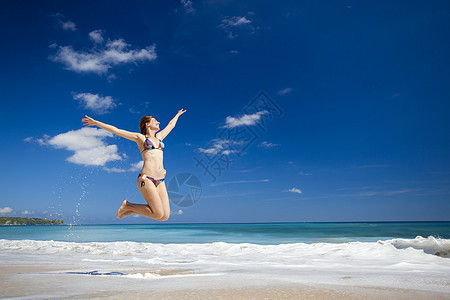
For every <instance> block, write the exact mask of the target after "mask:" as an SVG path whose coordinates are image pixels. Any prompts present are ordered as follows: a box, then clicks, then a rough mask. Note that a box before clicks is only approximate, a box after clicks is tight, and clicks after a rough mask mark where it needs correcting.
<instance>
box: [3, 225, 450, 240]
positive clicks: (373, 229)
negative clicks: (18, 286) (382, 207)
mask: <svg viewBox="0 0 450 300" xmlns="http://www.w3.org/2000/svg"><path fill="white" fill-rule="evenodd" d="M416 236H423V237H429V236H433V237H436V238H442V239H449V238H450V222H390V223H387V222H373V223H258V224H144V225H80V226H64V225H63V226H0V239H6V240H40V241H46V240H47V241H49V240H53V241H65V242H83V243H84V242H115V241H130V242H145V243H163V244H169V243H176V244H181V243H212V242H226V243H253V244H262V245H277V244H284V243H320V242H327V243H345V242H354V241H360V242H376V241H378V240H387V239H393V238H405V239H414V238H415V237H416Z"/></svg>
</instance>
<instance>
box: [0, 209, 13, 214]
mask: <svg viewBox="0 0 450 300" xmlns="http://www.w3.org/2000/svg"><path fill="white" fill-rule="evenodd" d="M12 211H13V210H12V208H11V207H0V214H9V213H12Z"/></svg>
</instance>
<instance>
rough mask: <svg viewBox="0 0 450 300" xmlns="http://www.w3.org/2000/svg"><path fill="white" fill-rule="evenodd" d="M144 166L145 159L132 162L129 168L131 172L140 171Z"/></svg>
mask: <svg viewBox="0 0 450 300" xmlns="http://www.w3.org/2000/svg"><path fill="white" fill-rule="evenodd" d="M143 166H144V161H143V160H141V161H140V162H137V163H135V164H132V165H131V167H130V168H129V169H128V171H130V172H138V171H140V170H142V167H143Z"/></svg>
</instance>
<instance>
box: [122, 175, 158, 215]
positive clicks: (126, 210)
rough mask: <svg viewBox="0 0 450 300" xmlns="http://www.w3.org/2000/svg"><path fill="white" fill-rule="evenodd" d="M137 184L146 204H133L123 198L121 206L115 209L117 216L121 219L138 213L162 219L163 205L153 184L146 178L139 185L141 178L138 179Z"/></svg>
mask: <svg viewBox="0 0 450 300" xmlns="http://www.w3.org/2000/svg"><path fill="white" fill-rule="evenodd" d="M137 186H138V189H139V191H140V192H141V194H142V196H144V198H145V201H146V202H147V205H146V204H133V203H130V202H128V201H126V200H124V201H123V203H122V206H121V207H120V208H119V210H118V211H117V217H118V218H120V219H121V218H123V217H126V216H128V215H131V214H138V215H141V216H144V217H148V218H151V219H155V220H158V221H163V220H162V219H163V217H164V207H163V205H162V201H161V198H160V197H159V194H158V192H157V190H156V187H155V185H154V184H153V183H152V182H151V181H150V180H146V181H145V185H144V186H143V187H141V180H140V179H138V180H137Z"/></svg>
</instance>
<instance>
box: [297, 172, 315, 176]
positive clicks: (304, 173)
mask: <svg viewBox="0 0 450 300" xmlns="http://www.w3.org/2000/svg"><path fill="white" fill-rule="evenodd" d="M298 174H299V175H305V176H311V175H312V173H306V172H299V173H298Z"/></svg>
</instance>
